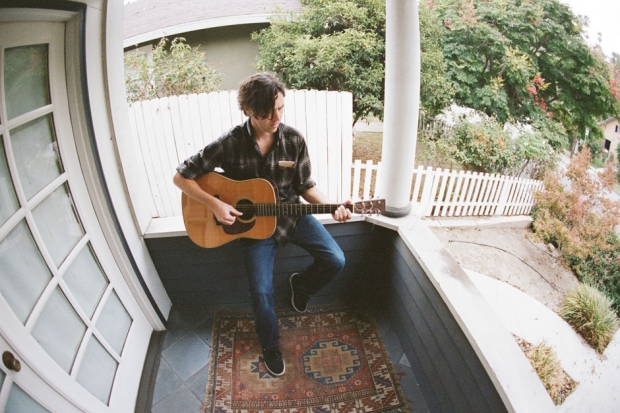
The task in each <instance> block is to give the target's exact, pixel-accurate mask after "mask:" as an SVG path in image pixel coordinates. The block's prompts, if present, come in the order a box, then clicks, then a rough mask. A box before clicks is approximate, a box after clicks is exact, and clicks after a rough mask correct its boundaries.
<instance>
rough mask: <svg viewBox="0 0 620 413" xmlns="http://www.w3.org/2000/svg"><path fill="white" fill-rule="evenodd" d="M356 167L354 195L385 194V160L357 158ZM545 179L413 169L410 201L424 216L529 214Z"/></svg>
mask: <svg viewBox="0 0 620 413" xmlns="http://www.w3.org/2000/svg"><path fill="white" fill-rule="evenodd" d="M352 170H353V173H352V174H353V186H352V192H351V193H352V194H353V197H354V198H355V197H360V198H365V199H367V198H372V197H382V192H381V187H380V186H379V185H380V180H379V179H377V177H378V176H379V174H381V173H382V171H381V162H379V164H374V163H373V162H372V161H366V163H362V162H361V161H360V160H356V161H355V162H354V163H353V165H352ZM542 188H543V183H542V182H541V181H537V180H533V179H524V178H516V177H509V176H503V175H495V174H488V173H485V174H483V173H478V172H471V171H452V170H449V169H445V170H443V169H441V168H438V169H433V168H432V167H430V166H429V167H427V168H426V169H424V167H422V166H418V168H417V169H415V170H414V172H413V177H412V183H411V193H410V200H411V204H412V213H413V214H414V215H417V216H422V217H438V216H442V217H457V216H458V217H462V216H484V215H527V214H529V213H530V211H531V210H532V207H533V206H534V193H535V192H536V191H538V190H541V189H542Z"/></svg>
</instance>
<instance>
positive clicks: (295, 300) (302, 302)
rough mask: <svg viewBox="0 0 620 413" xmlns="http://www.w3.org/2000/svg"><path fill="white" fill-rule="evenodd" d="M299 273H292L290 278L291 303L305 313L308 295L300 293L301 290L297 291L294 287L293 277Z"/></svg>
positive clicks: (296, 309)
mask: <svg viewBox="0 0 620 413" xmlns="http://www.w3.org/2000/svg"><path fill="white" fill-rule="evenodd" d="M297 274H298V273H294V274H292V275H291V276H290V277H289V279H288V283H289V284H290V286H291V304H293V308H294V309H295V311H297V312H298V313H305V312H306V310H307V309H308V296H307V295H305V294H302V293H300V292H299V291H297V293H295V287H293V277H295V276H296V275H297Z"/></svg>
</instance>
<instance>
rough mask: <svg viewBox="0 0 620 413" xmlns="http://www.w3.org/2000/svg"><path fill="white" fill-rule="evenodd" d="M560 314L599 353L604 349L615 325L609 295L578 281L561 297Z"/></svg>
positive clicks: (616, 325) (615, 320)
mask: <svg viewBox="0 0 620 413" xmlns="http://www.w3.org/2000/svg"><path fill="white" fill-rule="evenodd" d="M560 316H561V317H562V318H563V319H564V320H566V321H567V322H568V323H569V324H570V325H571V326H572V327H573V328H574V329H575V331H577V332H578V333H579V334H580V335H581V336H582V337H583V338H584V339H585V340H586V341H587V342H588V344H590V345H591V346H592V347H593V348H594V349H595V350H596V351H597V352H598V353H603V351H604V350H605V347H607V344H609V342H610V341H611V339H612V338H613V335H614V333H615V332H616V330H617V329H618V317H617V316H616V314H615V313H614V312H613V310H612V309H611V301H610V300H609V298H607V297H606V296H605V294H603V293H601V292H600V291H599V290H597V289H596V288H595V287H591V286H589V285H587V284H580V285H579V286H577V287H576V288H575V289H574V290H572V291H571V292H570V293H569V294H568V295H567V296H566V297H565V298H564V301H563V302H562V305H561V307H560Z"/></svg>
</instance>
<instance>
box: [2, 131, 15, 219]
mask: <svg viewBox="0 0 620 413" xmlns="http://www.w3.org/2000/svg"><path fill="white" fill-rule="evenodd" d="M18 209H19V203H18V202H17V197H16V196H15V189H14V188H13V182H12V181H11V174H10V173H9V167H8V165H7V163H6V154H5V152H4V141H3V140H2V135H0V225H2V224H4V223H5V222H6V220H7V219H8V218H9V217H10V216H11V215H13V214H14V213H15V211H17V210H18Z"/></svg>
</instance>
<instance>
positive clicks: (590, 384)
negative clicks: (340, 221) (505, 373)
mask: <svg viewBox="0 0 620 413" xmlns="http://www.w3.org/2000/svg"><path fill="white" fill-rule="evenodd" d="M426 222H427V225H429V226H442V227H460V228H466V227H480V226H513V227H514V226H518V227H527V226H529V222H531V219H530V218H529V217H497V218H471V219H443V220H432V221H431V220H428V221H426ZM465 272H466V273H467V275H468V276H469V277H470V278H471V280H472V281H473V282H474V284H475V286H476V287H477V288H478V290H479V291H480V293H481V294H482V295H483V296H484V298H485V300H486V301H487V302H488V303H489V305H490V306H491V307H492V308H493V309H494V310H495V312H496V313H497V316H498V317H499V319H500V320H501V322H502V323H503V324H504V325H505V327H506V328H507V329H508V331H510V332H511V333H512V334H514V335H516V336H518V337H520V338H522V339H524V340H526V341H528V342H530V343H532V344H534V345H537V344H540V343H541V342H543V341H544V342H546V343H547V344H548V345H550V346H551V347H553V348H554V350H555V351H556V353H557V355H558V358H559V360H560V363H561V364H562V367H563V368H564V370H565V371H566V373H567V374H568V375H570V376H571V378H573V380H575V381H577V382H579V385H578V386H577V388H576V389H575V391H574V392H573V393H572V394H571V395H570V396H569V397H568V398H567V399H566V400H565V401H564V403H562V404H561V405H560V406H557V407H556V411H557V412H558V413H618V412H620V332H618V333H616V335H615V337H614V339H613V340H612V342H611V343H610V344H609V345H608V346H607V348H606V350H605V352H604V354H603V355H602V356H599V355H598V354H597V353H596V352H595V351H594V350H593V349H592V348H591V347H590V346H589V345H587V344H586V343H585V341H584V340H583V339H582V338H581V336H579V335H578V334H577V333H576V332H575V331H574V330H573V329H572V328H571V327H570V326H569V325H568V323H566V322H565V321H564V320H563V319H562V318H561V317H560V316H558V315H557V314H556V313H555V312H553V311H552V310H550V309H549V308H547V307H546V306H544V305H543V304H541V303H540V302H538V301H537V300H535V299H534V298H532V297H530V296H529V295H527V294H525V293H524V292H522V291H521V290H518V289H517V288H514V287H513V286H511V285H509V284H507V283H504V282H502V281H499V280H496V279H494V278H491V277H488V276H486V275H484V274H480V273H477V272H474V271H470V270H467V269H465Z"/></svg>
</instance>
